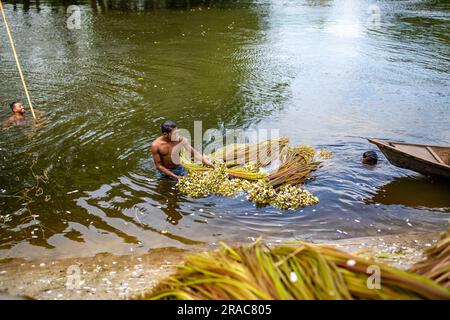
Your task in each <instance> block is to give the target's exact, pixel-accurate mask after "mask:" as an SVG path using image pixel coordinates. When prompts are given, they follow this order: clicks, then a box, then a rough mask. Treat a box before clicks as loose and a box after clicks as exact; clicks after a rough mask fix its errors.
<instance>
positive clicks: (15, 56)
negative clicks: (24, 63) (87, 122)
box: [0, 0, 36, 119]
mask: <svg viewBox="0 0 450 320" xmlns="http://www.w3.org/2000/svg"><path fill="white" fill-rule="evenodd" d="M0 10H1V12H2V17H3V21H4V22H5V28H6V32H7V33H8V38H9V43H10V45H11V48H12V51H13V54H14V58H15V59H16V65H17V70H18V71H19V75H20V79H21V80H22V85H23V89H24V91H25V95H26V96H27V100H28V104H29V106H30V109H31V113H32V114H33V118H34V119H36V114H35V113H34V109H33V105H32V104H31V98H30V94H29V93H28V89H27V84H26V82H25V77H24V76H23V72H22V67H21V66H20V62H19V57H18V56H17V52H16V47H15V46H14V40H13V38H12V35H11V31H10V30H9V25H8V21H7V20H6V14H5V10H3V4H2V1H1V0H0Z"/></svg>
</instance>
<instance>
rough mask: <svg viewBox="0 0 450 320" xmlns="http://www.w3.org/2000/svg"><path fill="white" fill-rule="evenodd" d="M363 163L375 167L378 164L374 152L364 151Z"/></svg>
mask: <svg viewBox="0 0 450 320" xmlns="http://www.w3.org/2000/svg"><path fill="white" fill-rule="evenodd" d="M362 161H363V163H365V164H371V165H375V164H377V162H378V155H377V153H376V152H375V151H366V152H364V154H363V159H362Z"/></svg>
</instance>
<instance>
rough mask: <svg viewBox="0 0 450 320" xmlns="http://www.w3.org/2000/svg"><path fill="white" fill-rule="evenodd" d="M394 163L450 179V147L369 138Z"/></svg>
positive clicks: (401, 166) (425, 173)
mask: <svg viewBox="0 0 450 320" xmlns="http://www.w3.org/2000/svg"><path fill="white" fill-rule="evenodd" d="M368 140H369V142H371V143H373V144H375V145H377V146H378V148H380V150H381V152H383V154H384V155H385V156H386V158H387V159H388V160H389V162H390V163H392V164H393V165H395V166H397V167H400V168H405V169H409V170H413V171H416V172H419V173H422V174H424V175H431V176H438V177H443V178H447V179H450V147H443V146H433V145H423V144H413V143H404V142H394V141H382V140H378V139H368Z"/></svg>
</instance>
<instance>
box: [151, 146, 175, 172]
mask: <svg viewBox="0 0 450 320" xmlns="http://www.w3.org/2000/svg"><path fill="white" fill-rule="evenodd" d="M152 156H153V161H155V166H156V168H157V169H158V170H159V171H161V172H162V173H164V174H165V175H167V176H169V177H171V178H172V179H174V180H178V179H179V178H180V177H179V176H177V175H176V174H175V173H173V172H172V171H170V170H169V169H167V168H166V167H164V166H163V165H162V163H161V156H160V155H159V152H158V145H157V144H156V143H152Z"/></svg>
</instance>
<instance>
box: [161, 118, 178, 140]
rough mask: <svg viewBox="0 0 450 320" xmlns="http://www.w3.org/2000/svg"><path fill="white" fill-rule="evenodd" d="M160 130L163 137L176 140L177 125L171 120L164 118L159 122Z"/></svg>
mask: <svg viewBox="0 0 450 320" xmlns="http://www.w3.org/2000/svg"><path fill="white" fill-rule="evenodd" d="M161 131H162V134H163V136H164V137H166V138H167V139H170V140H172V141H173V140H176V139H177V138H178V134H177V125H176V124H175V122H173V121H171V120H166V121H164V122H163V123H162V124H161Z"/></svg>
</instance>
